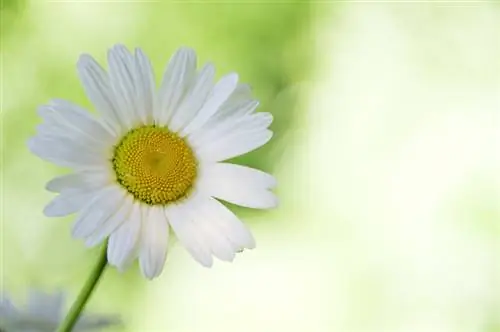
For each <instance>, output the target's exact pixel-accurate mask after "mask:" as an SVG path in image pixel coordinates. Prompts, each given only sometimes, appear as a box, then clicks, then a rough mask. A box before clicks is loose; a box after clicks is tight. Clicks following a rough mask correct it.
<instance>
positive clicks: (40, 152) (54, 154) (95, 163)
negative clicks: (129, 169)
mask: <svg viewBox="0 0 500 332" xmlns="http://www.w3.org/2000/svg"><path fill="white" fill-rule="evenodd" d="M87 143H88V142H86V141H75V140H62V139H58V138H55V137H54V138H52V137H51V138H48V137H41V136H34V137H32V138H31V139H30V140H29V141H28V148H29V149H30V151H31V152H32V153H34V154H35V155H37V156H38V157H40V158H42V159H44V160H47V161H50V162H52V163H54V164H56V165H60V166H63V167H81V168H86V167H87V168H95V167H99V166H102V165H103V164H104V162H106V159H105V158H104V157H103V155H101V154H100V153H99V152H98V151H95V150H93V149H92V147H91V145H89V144H87Z"/></svg>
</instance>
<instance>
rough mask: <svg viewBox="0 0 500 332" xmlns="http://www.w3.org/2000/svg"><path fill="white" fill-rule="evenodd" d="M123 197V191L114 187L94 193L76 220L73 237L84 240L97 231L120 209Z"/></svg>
mask: <svg viewBox="0 0 500 332" xmlns="http://www.w3.org/2000/svg"><path fill="white" fill-rule="evenodd" d="M124 196H125V192H124V190H122V189H121V188H118V187H116V186H114V185H113V186H110V187H106V188H103V189H102V190H101V191H99V192H98V193H96V195H95V196H94V197H93V199H92V200H91V201H89V203H88V204H87V205H86V206H85V207H84V208H83V209H82V211H81V212H80V215H79V216H78V218H76V220H75V222H74V225H73V229H72V235H73V237H75V238H82V239H84V238H86V237H87V236H89V235H91V234H92V233H94V232H95V231H96V230H97V229H99V228H100V227H101V226H102V224H103V223H104V222H105V221H106V220H108V219H109V218H110V217H111V216H112V215H113V214H114V213H116V211H117V210H118V209H119V208H120V206H121V203H122V202H123V199H124Z"/></svg>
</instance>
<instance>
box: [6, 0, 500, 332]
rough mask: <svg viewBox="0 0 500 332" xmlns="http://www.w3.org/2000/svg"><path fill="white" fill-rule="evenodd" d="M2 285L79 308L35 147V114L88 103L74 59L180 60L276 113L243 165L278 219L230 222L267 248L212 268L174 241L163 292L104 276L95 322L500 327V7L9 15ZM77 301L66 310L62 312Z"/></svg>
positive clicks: (100, 7) (63, 7)
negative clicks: (183, 53) (272, 187)
mask: <svg viewBox="0 0 500 332" xmlns="http://www.w3.org/2000/svg"><path fill="white" fill-rule="evenodd" d="M1 13H2V22H1V37H2V43H1V52H2V61H3V63H2V87H1V88H2V128H1V130H2V133H1V134H2V135H1V136H2V143H3V144H2V151H1V153H2V157H3V159H2V164H1V167H2V168H1V171H2V172H1V173H2V183H1V187H2V198H1V199H2V204H3V205H2V206H1V207H2V211H1V219H2V228H1V237H2V252H1V258H2V261H1V263H2V264H1V276H0V277H1V282H2V288H3V289H4V290H7V291H9V292H10V293H12V294H13V295H14V298H15V299H16V300H18V301H19V302H22V301H23V299H24V297H25V296H24V295H25V294H26V292H27V289H28V288H29V287H38V288H41V289H44V290H48V291H50V290H57V289H63V290H66V291H68V297H69V299H70V300H71V299H72V298H74V296H76V294H77V292H78V290H79V288H80V286H81V285H82V283H83V281H84V280H85V278H86V275H87V273H88V271H89V268H90V267H91V266H92V264H93V261H94V260H95V259H96V256H97V251H96V250H87V249H85V248H84V246H83V244H82V243H81V242H79V241H74V240H72V239H71V238H70V234H69V229H70V226H71V219H72V218H64V219H60V220H59V219H47V218H45V217H44V216H43V215H42V209H43V207H44V205H45V204H46V203H47V202H48V201H49V200H50V199H51V197H52V195H51V194H50V193H48V192H45V191H44V189H43V188H44V185H45V183H46V182H47V181H48V180H49V179H50V178H51V177H53V176H55V175H57V174H60V173H62V172H63V171H64V170H61V169H58V168H56V167H54V166H52V165H50V164H49V163H46V162H43V161H41V160H39V159H38V158H36V157H35V156H32V155H31V154H30V153H29V152H28V150H27V148H26V145H25V142H26V140H27V139H28V138H29V137H30V136H31V135H33V134H34V132H35V126H36V124H37V123H39V119H38V118H37V117H36V113H35V110H36V107H37V106H38V105H40V104H43V103H46V102H47V101H48V100H49V99H51V98H64V99H68V100H71V101H73V102H76V103H80V104H82V105H83V106H85V107H88V108H91V105H90V103H89V102H88V101H87V100H86V98H85V96H84V94H83V90H82V88H81V86H80V83H79V81H78V79H77V77H76V69H75V63H76V60H77V58H78V56H79V55H80V54H81V53H90V54H92V55H93V56H94V57H96V58H97V59H98V60H100V61H101V62H103V61H104V60H105V54H106V50H107V48H109V47H110V46H111V45H113V44H114V43H118V42H120V43H125V44H126V45H127V46H129V47H136V46H139V47H142V48H143V49H144V50H145V51H146V53H147V54H148V55H149V56H150V57H151V59H152V62H153V65H154V67H155V70H156V75H157V78H159V77H160V75H161V72H162V70H163V68H164V66H165V63H166V61H167V60H168V58H169V57H170V55H171V54H172V52H173V51H174V50H175V49H176V48H177V47H179V46H180V45H188V46H191V47H193V48H195V49H196V50H197V52H198V55H199V63H203V62H205V61H213V62H214V63H215V65H216V67H217V70H218V73H219V74H223V73H226V72H229V71H237V72H238V73H239V74H240V78H241V80H242V81H243V82H247V83H249V84H250V85H251V86H252V87H253V89H254V93H255V95H256V96H257V98H258V99H259V100H260V101H261V105H262V106H261V108H260V110H262V111H270V112H272V113H273V114H274V115H275V122H274V124H273V129H274V130H275V132H276V134H275V138H274V139H273V141H272V142H271V143H270V144H269V145H268V146H266V147H264V148H262V149H260V150H258V151H256V152H253V153H251V154H249V155H248V156H244V157H241V158H239V159H238V161H240V162H243V163H245V164H248V165H251V166H254V167H259V168H262V169H264V170H266V171H269V172H272V173H274V174H275V175H276V176H277V178H278V181H279V188H278V190H277V192H278V195H279V196H280V199H281V205H280V208H279V209H277V210H274V211H271V212H262V211H257V212H254V211H249V210H245V209H238V213H239V214H240V215H241V216H242V218H243V219H244V220H245V221H246V222H247V223H248V225H249V227H250V228H251V229H252V231H253V232H254V235H255V237H256V239H257V243H258V245H257V249H256V250H253V251H246V252H244V253H243V254H241V255H240V256H239V257H238V258H237V259H236V261H235V262H234V263H233V264H226V263H221V262H217V263H216V264H215V266H214V267H213V268H212V269H205V268H202V267H201V266H199V265H198V264H197V263H195V262H194V261H193V260H192V259H191V258H190V257H189V256H188V254H187V253H186V252H185V251H184V250H183V249H182V248H180V247H179V246H177V245H176V244H174V245H173V246H172V249H171V251H170V255H169V257H168V261H167V265H166V268H165V270H164V273H163V274H162V276H161V277H160V278H158V279H157V280H155V281H153V282H148V281H146V280H145V279H144V278H142V277H141V275H140V272H139V270H138V268H137V266H134V267H133V268H132V269H130V270H129V271H127V272H126V273H125V274H120V273H118V272H117V271H116V270H114V269H109V270H108V271H107V272H106V275H105V277H104V279H103V282H102V283H101V284H100V286H99V288H98V291H97V292H96V293H95V295H94V297H93V299H92V301H91V302H90V304H89V306H88V310H89V311H94V312H103V313H105V312H109V313H119V314H121V315H122V317H123V320H124V322H125V324H126V325H125V328H124V329H116V331H134V332H135V331H148V332H149V331H151V332H156V331H169V332H187V331H189V332H195V331H203V332H207V331H234V330H237V331H239V332H246V331H248V332H250V331H252V332H254V331H273V332H275V331H312V332H316V331H317V332H328V331H341V332H351V331H352V332H378V331H384V332H385V331H388V332H393V331H394V332H396V331H398V332H399V331H401V332H407V331H408V332H413V331H422V332H433V331H435V332H448V331H450V332H455V331H457V332H460V331H464V332H469V331H470V332H473V331H481V332H483V331H484V332H497V331H500V172H499V171H500V113H499V112H500V7H499V6H498V5H497V4H495V2H472V1H471V2H463V1H462V2H458V1H457V2H452V1H445V2H439V1H437V2H427V3H426V2H421V3H416V2H406V3H405V2H400V3H383V2H378V3H359V2H345V1H344V2H333V1H332V2H330V3H328V2H325V1H319V2H307V1H270V2H265V1H250V0H248V1H206V2H203V1H195V2H190V1H186V2H182V1H158V2H154V1H150V2H145V1H144V2H140V1H134V2H132V1H128V2H124V1H83V0H81V1H48V0H37V1H31V2H29V1H14V0H4V1H3V2H2V6H1ZM68 305H69V303H68Z"/></svg>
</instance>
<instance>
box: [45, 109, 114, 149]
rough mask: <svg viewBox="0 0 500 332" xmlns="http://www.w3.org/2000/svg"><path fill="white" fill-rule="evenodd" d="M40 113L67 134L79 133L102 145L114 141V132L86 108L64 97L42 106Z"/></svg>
mask: <svg viewBox="0 0 500 332" xmlns="http://www.w3.org/2000/svg"><path fill="white" fill-rule="evenodd" d="M38 114H39V115H40V116H41V117H42V118H43V119H44V120H45V121H47V122H48V123H49V124H53V125H56V126H57V127H60V128H59V130H60V131H65V132H66V133H67V135H68V136H69V135H71V134H73V135H79V136H82V137H85V138H88V139H90V140H92V141H94V142H95V143H98V144H100V145H103V144H109V143H111V142H113V141H114V139H115V136H114V134H113V133H112V132H111V131H109V129H108V128H107V127H104V126H103V125H102V124H101V123H100V122H99V121H98V120H96V119H94V117H93V116H92V115H91V114H90V113H89V112H88V111H87V110H85V109H83V108H81V107H80V106H78V105H75V104H72V103H70V102H68V101H65V100H62V99H54V100H52V101H51V103H50V104H49V105H44V106H40V107H39V108H38Z"/></svg>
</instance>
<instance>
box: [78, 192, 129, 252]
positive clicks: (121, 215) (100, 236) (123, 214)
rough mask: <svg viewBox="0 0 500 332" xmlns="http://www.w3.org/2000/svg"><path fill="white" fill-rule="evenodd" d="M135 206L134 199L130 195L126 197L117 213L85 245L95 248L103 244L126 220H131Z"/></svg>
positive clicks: (86, 240) (90, 236)
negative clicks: (131, 213)
mask: <svg viewBox="0 0 500 332" xmlns="http://www.w3.org/2000/svg"><path fill="white" fill-rule="evenodd" d="M133 205H134V200H133V198H132V197H131V196H130V195H125V198H124V200H123V201H122V202H121V205H120V206H119V207H118V208H117V210H116V212H115V213H114V214H113V215H112V216H111V217H110V218H108V219H107V220H106V221H104V222H103V223H102V225H101V226H100V227H99V228H97V229H96V230H95V231H94V232H93V233H92V234H91V235H89V236H88V237H87V238H86V239H85V245H86V246H87V247H93V246H95V245H98V244H99V243H101V242H102V241H103V240H104V239H105V238H107V237H108V236H109V235H110V234H111V233H113V232H114V231H115V230H116V229H117V228H118V227H120V225H121V224H122V223H123V222H124V221H125V220H128V219H129V217H130V212H131V210H132V206H133Z"/></svg>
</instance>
